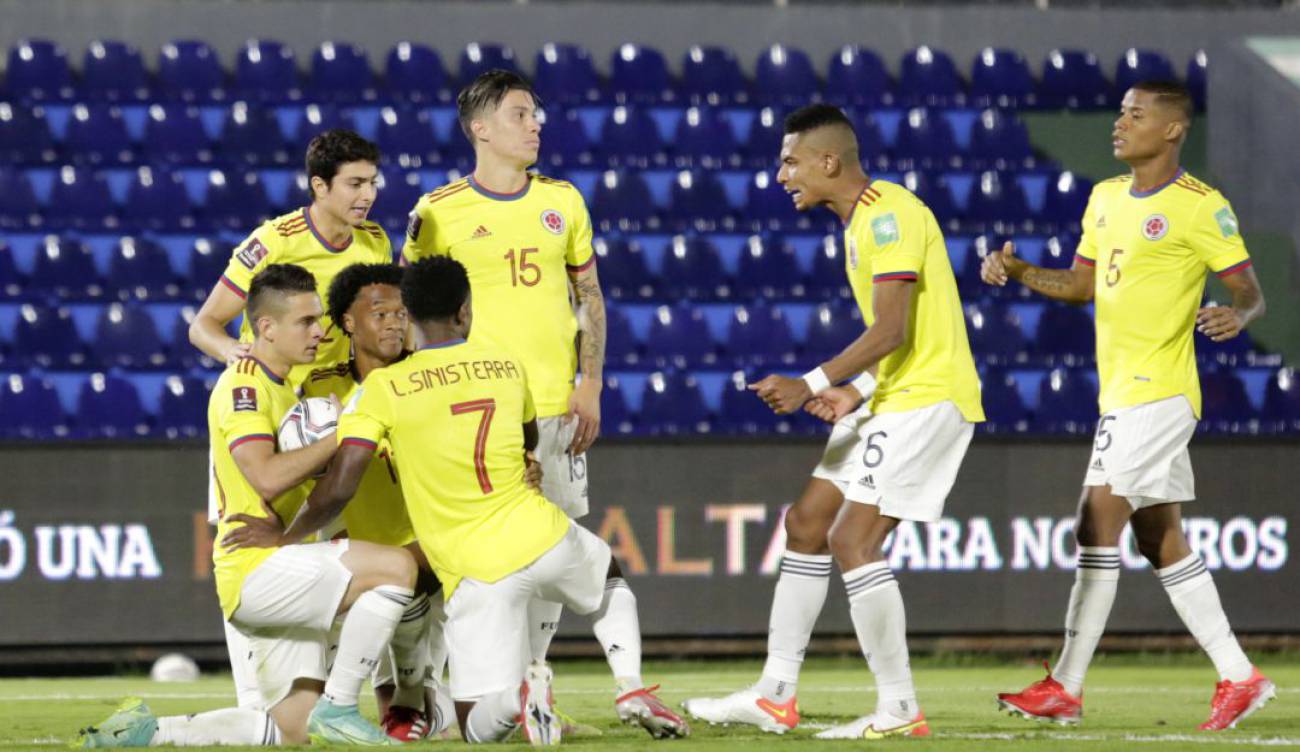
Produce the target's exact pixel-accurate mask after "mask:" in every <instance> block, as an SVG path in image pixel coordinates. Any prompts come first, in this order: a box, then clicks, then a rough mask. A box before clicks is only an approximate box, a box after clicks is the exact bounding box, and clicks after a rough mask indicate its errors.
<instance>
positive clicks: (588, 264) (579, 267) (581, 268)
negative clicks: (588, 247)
mask: <svg viewBox="0 0 1300 752" xmlns="http://www.w3.org/2000/svg"><path fill="white" fill-rule="evenodd" d="M594 263H596V254H594V253H593V254H591V258H589V259H587V260H586V261H584V262H583V263H581V264H579V265H577V266H574V265H573V264H565V265H564V268H566V269H568V270H569V271H571V272H585V271H586V270H588V269H590V268H591V265H592V264H594Z"/></svg>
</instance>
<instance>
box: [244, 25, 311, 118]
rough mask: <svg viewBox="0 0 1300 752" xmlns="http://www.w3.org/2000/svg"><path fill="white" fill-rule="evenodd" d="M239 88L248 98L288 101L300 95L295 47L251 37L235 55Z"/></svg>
mask: <svg viewBox="0 0 1300 752" xmlns="http://www.w3.org/2000/svg"><path fill="white" fill-rule="evenodd" d="M235 91H236V92H238V96H240V97H242V98H244V99H250V100H257V101H261V102H271V103H276V102H284V101H289V100H295V99H299V98H300V97H301V96H302V90H301V89H300V88H299V84H298V64H297V61H296V60H295V58H294V54H293V48H291V47H289V46H288V45H286V44H284V43H282V42H277V41H275V40H271V39H250V40H248V41H247V42H246V43H245V44H244V46H243V47H242V48H240V50H239V57H237V58H236V59H235Z"/></svg>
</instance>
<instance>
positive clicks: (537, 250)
mask: <svg viewBox="0 0 1300 752" xmlns="http://www.w3.org/2000/svg"><path fill="white" fill-rule="evenodd" d="M432 255H443V256H450V257H452V258H454V259H456V260H457V261H459V262H460V263H462V264H464V265H465V269H466V271H467V272H468V273H469V282H470V289H471V290H472V291H473V297H472V306H473V309H474V326H473V327H471V329H470V335H469V338H470V340H471V341H473V342H481V343H484V344H488V345H492V346H493V347H495V348H496V349H497V350H501V351H504V352H507V353H510V354H511V355H513V356H514V357H516V358H518V359H519V360H521V361H523V364H524V367H525V368H527V369H528V380H529V385H530V386H531V387H532V390H533V398H534V399H535V400H536V405H537V412H538V414H539V415H541V416H542V417H546V416H549V415H560V414H561V413H564V412H567V411H568V409H569V395H570V394H571V393H572V392H573V383H574V374H575V373H576V372H577V367H578V354H577V349H576V345H575V341H576V337H577V334H578V321H577V318H576V317H575V316H574V313H573V303H572V301H571V300H570V297H569V275H568V274H567V273H566V272H567V271H580V270H582V269H585V268H587V267H588V266H589V265H591V264H593V263H595V261H596V257H595V255H594V254H593V252H592V249H591V218H590V217H589V216H588V214H587V205H586V202H584V201H583V199H582V194H581V193H579V192H578V189H577V188H574V187H573V185H572V184H571V183H567V182H565V181H563V180H554V179H552V178H548V177H543V176H541V175H531V174H530V175H529V179H528V183H527V184H526V185H525V186H524V188H523V190H521V191H520V192H518V193H513V194H500V193H493V192H491V191H489V190H487V189H485V188H483V187H482V186H480V185H478V184H477V183H475V182H474V179H473V178H472V177H468V178H463V179H461V180H457V181H456V182H454V183H449V184H447V185H445V186H443V187H441V188H439V189H437V190H435V191H434V192H432V193H429V194H427V195H425V196H423V197H421V198H420V200H419V202H418V203H416V205H415V209H414V210H413V211H412V212H411V220H410V223H409V225H408V226H407V232H406V245H405V247H403V249H402V259H403V261H404V262H407V263H411V262H415V261H419V260H420V259H422V258H425V257H426V256H432Z"/></svg>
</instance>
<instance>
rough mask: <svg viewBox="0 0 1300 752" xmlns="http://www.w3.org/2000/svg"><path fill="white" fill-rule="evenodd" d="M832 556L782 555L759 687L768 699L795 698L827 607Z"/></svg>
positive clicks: (773, 700) (778, 700) (784, 699)
mask: <svg viewBox="0 0 1300 752" xmlns="http://www.w3.org/2000/svg"><path fill="white" fill-rule="evenodd" d="M830 577H831V556H830V554H826V555H820V554H801V553H798V552H796V551H790V550H788V549H787V550H786V551H785V553H784V554H782V555H781V575H780V577H778V578H777V581H776V589H775V590H774V591H773V593H772V612H771V615H770V616H769V617H768V629H767V662H766V663H764V664H763V675H762V677H760V678H759V680H758V684H757V685H756V688H757V689H758V691H759V693H761V694H762V695H763V696H764V697H765V698H767V699H768V700H771V701H772V702H776V703H784V702H786V701H788V700H789V699H790V698H791V697H794V696H795V690H796V689H797V687H798V684H799V669H801V668H802V667H803V658H804V653H805V652H806V651H807V650H808V640H809V639H810V638H811V637H812V631H813V625H814V624H816V623H817V617H818V616H820V615H821V612H822V606H823V605H825V604H826V590H827V588H828V587H829V586H830Z"/></svg>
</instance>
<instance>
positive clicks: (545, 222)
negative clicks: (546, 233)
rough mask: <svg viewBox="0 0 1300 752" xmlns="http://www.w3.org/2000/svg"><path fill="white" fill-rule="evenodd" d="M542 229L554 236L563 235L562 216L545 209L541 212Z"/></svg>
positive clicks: (554, 211) (552, 210)
mask: <svg viewBox="0 0 1300 752" xmlns="http://www.w3.org/2000/svg"><path fill="white" fill-rule="evenodd" d="M542 227H545V228H546V229H547V230H550V231H551V233H552V234H554V235H563V234H564V215H563V214H560V213H559V212H557V211H556V210H554V209H547V210H546V211H544V212H542Z"/></svg>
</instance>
